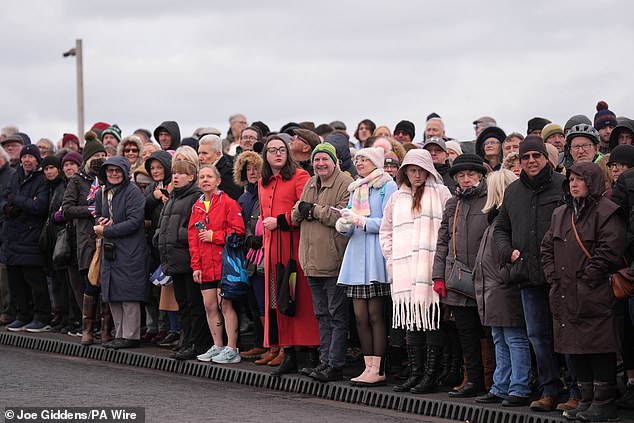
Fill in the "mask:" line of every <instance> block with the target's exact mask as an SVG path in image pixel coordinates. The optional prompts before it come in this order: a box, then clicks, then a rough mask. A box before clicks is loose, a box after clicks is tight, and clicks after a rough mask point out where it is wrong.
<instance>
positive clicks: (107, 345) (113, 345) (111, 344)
mask: <svg viewBox="0 0 634 423" xmlns="http://www.w3.org/2000/svg"><path fill="white" fill-rule="evenodd" d="M122 341H123V338H113V339H112V341H110V342H106V343H105V344H101V346H102V347H104V348H114V349H116V348H117V346H118V345H119V344H120V343H121V342H122Z"/></svg>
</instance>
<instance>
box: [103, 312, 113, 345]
mask: <svg viewBox="0 0 634 423" xmlns="http://www.w3.org/2000/svg"><path fill="white" fill-rule="evenodd" d="M111 333H112V315H111V314H110V304H108V303H101V343H102V344H105V343H106V342H110V341H111V340H112V335H111Z"/></svg>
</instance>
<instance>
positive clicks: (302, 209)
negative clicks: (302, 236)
mask: <svg viewBox="0 0 634 423" xmlns="http://www.w3.org/2000/svg"><path fill="white" fill-rule="evenodd" d="M313 207H315V205H314V204H313V203H308V202H306V201H300V203H299V205H298V206H297V209H298V210H299V214H301V215H302V217H303V218H304V219H306V220H311V219H312V218H313Z"/></svg>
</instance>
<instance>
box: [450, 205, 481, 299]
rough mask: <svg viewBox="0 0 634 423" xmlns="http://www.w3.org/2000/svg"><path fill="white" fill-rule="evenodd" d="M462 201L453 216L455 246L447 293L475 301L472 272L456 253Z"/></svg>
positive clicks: (453, 242)
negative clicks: (457, 224) (458, 221)
mask: <svg viewBox="0 0 634 423" xmlns="http://www.w3.org/2000/svg"><path fill="white" fill-rule="evenodd" d="M459 209H460V201H458V202H457V203H456V213H454V216H453V229H452V232H451V242H452V244H453V260H454V261H453V266H452V267H451V273H450V274H449V278H448V280H447V281H445V282H446V287H447V291H451V292H454V293H456V294H459V295H462V296H465V297H468V298H472V299H475V285H474V284H473V275H472V273H471V272H472V271H471V269H470V268H469V266H467V265H466V264H465V263H463V262H461V261H460V260H458V256H457V253H456V222H457V220H458V210H459Z"/></svg>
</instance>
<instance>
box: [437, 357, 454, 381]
mask: <svg viewBox="0 0 634 423" xmlns="http://www.w3.org/2000/svg"><path fill="white" fill-rule="evenodd" d="M450 371H451V351H447V348H443V352H442V357H441V358H440V372H439V373H438V385H439V386H442V385H444V381H445V379H446V378H447V376H448V375H449V372H450Z"/></svg>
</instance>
